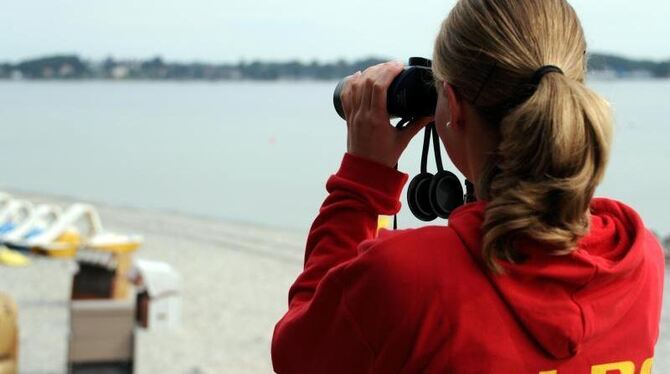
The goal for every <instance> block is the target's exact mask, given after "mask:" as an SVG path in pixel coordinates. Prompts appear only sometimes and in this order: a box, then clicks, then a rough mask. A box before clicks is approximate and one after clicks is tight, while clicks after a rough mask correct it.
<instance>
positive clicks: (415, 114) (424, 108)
mask: <svg viewBox="0 0 670 374" xmlns="http://www.w3.org/2000/svg"><path fill="white" fill-rule="evenodd" d="M346 84H347V79H346V78H345V79H343V80H341V81H340V82H339V83H338V84H337V87H335V92H334V93H333V104H334V106H335V111H336V112H337V114H339V115H340V117H342V119H345V118H344V109H343V108H342V99H341V94H342V89H343V88H344V87H345V85H346ZM435 104H437V90H436V89H435V84H434V81H433V71H432V70H431V61H430V60H429V59H426V58H422V57H411V58H410V59H409V64H408V65H407V66H405V68H404V69H403V71H402V72H401V73H400V74H398V76H396V77H395V79H394V80H393V82H391V85H390V86H389V88H388V92H387V96H386V107H387V111H388V113H389V117H391V118H403V119H410V118H419V117H431V116H433V114H435Z"/></svg>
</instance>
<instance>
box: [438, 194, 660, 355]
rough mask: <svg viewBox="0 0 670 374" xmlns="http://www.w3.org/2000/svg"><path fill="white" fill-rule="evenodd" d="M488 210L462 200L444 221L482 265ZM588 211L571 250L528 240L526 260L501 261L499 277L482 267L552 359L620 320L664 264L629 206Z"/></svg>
mask: <svg viewBox="0 0 670 374" xmlns="http://www.w3.org/2000/svg"><path fill="white" fill-rule="evenodd" d="M485 208H486V203H485V202H477V203H473V204H467V205H465V206H463V207H461V208H459V209H457V210H456V211H454V212H453V214H452V216H451V218H450V220H449V227H451V228H452V229H454V230H455V231H456V233H457V234H458V235H459V237H460V238H461V240H462V241H463V243H464V245H465V247H466V248H467V250H468V251H469V252H470V253H471V254H472V256H473V257H474V258H475V259H476V260H477V261H478V262H479V263H480V264H482V266H484V265H483V261H482V257H481V238H482V234H481V223H482V222H483V220H484V209H485ZM591 216H592V217H591V228H590V232H589V234H588V235H587V236H585V237H584V238H583V239H582V240H581V241H580V242H579V243H578V246H577V249H576V250H575V251H573V252H572V253H570V254H569V255H562V256H556V255H550V254H548V249H547V248H546V247H543V246H542V245H541V244H538V243H534V244H533V243H525V244H524V245H523V246H524V247H523V248H522V249H523V251H524V253H529V254H530V257H529V259H528V260H527V261H525V262H523V263H520V264H511V263H509V262H507V261H503V260H501V261H500V264H501V265H502V266H503V268H504V269H505V273H504V274H502V275H493V274H491V273H490V272H489V271H487V273H488V274H489V279H490V281H491V283H492V284H493V286H494V288H495V289H496V290H497V291H498V293H499V294H500V296H501V297H502V299H503V300H504V301H505V303H506V304H507V305H508V307H509V308H510V309H511V311H512V313H513V314H514V315H515V316H516V318H517V320H518V322H519V323H520V324H521V325H522V326H523V327H524V328H525V330H526V331H527V332H528V333H529V334H530V335H531V336H532V338H533V339H534V340H535V341H536V342H537V344H538V345H539V346H540V347H542V349H543V350H544V351H546V352H547V353H548V354H549V355H550V356H552V357H554V358H556V359H565V358H569V357H572V356H574V355H575V354H577V353H578V352H579V350H580V346H581V344H582V343H583V342H585V341H588V340H590V339H592V338H596V337H598V335H600V334H601V333H604V332H606V331H608V330H609V329H611V328H612V327H613V326H614V325H616V324H617V323H619V322H620V320H621V318H622V317H623V316H624V315H625V314H626V313H627V312H628V311H629V310H630V309H631V308H632V307H633V306H634V304H635V302H636V300H637V299H638V295H639V293H640V291H641V290H642V289H643V288H644V286H645V285H646V284H647V282H648V279H649V277H651V276H655V274H651V273H653V271H655V270H656V269H657V267H658V266H657V265H658V264H659V263H660V264H661V265H660V266H663V265H662V264H663V255H662V250H661V247H660V244H659V243H658V240H657V239H656V238H655V237H654V235H653V234H651V233H650V232H649V231H648V230H647V229H645V227H644V224H643V223H642V220H641V219H640V217H639V215H638V214H637V213H636V212H635V211H634V210H633V209H631V208H630V207H628V206H626V205H624V204H622V203H619V202H616V201H613V200H608V199H594V200H593V201H592V203H591ZM645 262H654V263H655V265H654V266H649V263H645ZM662 271H663V270H661V272H662ZM659 303H660V301H659ZM659 308H660V305H659Z"/></svg>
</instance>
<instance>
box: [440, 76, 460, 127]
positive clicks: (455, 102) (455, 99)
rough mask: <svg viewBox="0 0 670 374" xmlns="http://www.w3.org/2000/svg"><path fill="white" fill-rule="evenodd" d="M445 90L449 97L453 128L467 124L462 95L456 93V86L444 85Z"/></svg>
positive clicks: (445, 83)
mask: <svg viewBox="0 0 670 374" xmlns="http://www.w3.org/2000/svg"><path fill="white" fill-rule="evenodd" d="M442 88H443V90H444V94H445V96H447V102H448V103H449V111H450V113H451V124H452V126H457V127H460V126H461V125H462V124H463V123H465V117H464V116H465V108H464V106H463V105H464V103H463V99H462V98H461V95H459V94H458V92H456V90H455V89H454V86H452V85H450V84H449V83H447V82H444V84H443V87H442Z"/></svg>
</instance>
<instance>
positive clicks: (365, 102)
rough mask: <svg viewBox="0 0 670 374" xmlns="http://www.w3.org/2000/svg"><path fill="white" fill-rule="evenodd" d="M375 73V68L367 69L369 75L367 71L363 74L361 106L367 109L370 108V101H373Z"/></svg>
mask: <svg viewBox="0 0 670 374" xmlns="http://www.w3.org/2000/svg"><path fill="white" fill-rule="evenodd" d="M374 75H375V74H374V70H373V71H367V76H366V74H365V73H364V74H363V83H362V90H363V94H362V97H361V107H362V108H364V109H365V110H369V109H370V103H371V102H372V87H373V86H374V84H375V78H374Z"/></svg>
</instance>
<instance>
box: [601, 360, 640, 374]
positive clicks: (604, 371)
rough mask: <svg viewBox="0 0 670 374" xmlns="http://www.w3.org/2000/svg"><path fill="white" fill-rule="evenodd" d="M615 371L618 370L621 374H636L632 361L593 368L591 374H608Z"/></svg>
mask: <svg viewBox="0 0 670 374" xmlns="http://www.w3.org/2000/svg"><path fill="white" fill-rule="evenodd" d="M614 370H618V371H619V374H635V364H634V363H633V362H632V361H621V362H613V363H611V364H602V365H595V366H591V374H608V372H609V371H614ZM610 374H613V373H610Z"/></svg>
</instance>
